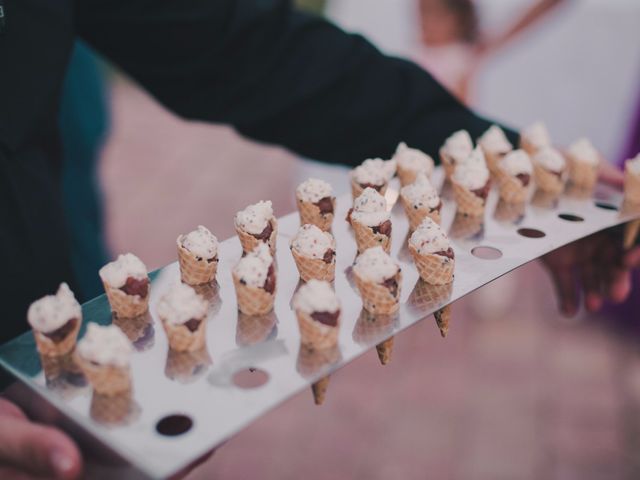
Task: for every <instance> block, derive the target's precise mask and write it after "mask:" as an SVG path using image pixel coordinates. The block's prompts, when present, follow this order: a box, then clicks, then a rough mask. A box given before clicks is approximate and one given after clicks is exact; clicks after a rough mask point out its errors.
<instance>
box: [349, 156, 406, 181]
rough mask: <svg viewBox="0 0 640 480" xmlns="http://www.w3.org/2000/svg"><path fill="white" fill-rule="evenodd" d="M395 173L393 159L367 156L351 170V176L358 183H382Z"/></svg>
mask: <svg viewBox="0 0 640 480" xmlns="http://www.w3.org/2000/svg"><path fill="white" fill-rule="evenodd" d="M395 173H396V161H395V160H393V159H391V160H382V159H381V158H369V159H367V160H365V161H364V162H362V163H361V164H360V165H358V166H357V167H356V168H354V169H353V170H352V171H351V178H352V179H353V181H355V182H356V183H359V184H360V185H366V184H370V185H384V184H385V183H387V182H388V181H389V180H391V178H392V177H393V176H394V175H395Z"/></svg>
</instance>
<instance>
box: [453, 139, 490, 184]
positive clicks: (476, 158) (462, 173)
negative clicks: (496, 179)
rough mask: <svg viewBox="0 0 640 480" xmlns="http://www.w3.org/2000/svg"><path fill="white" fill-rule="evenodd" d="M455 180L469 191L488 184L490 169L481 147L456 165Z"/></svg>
mask: <svg viewBox="0 0 640 480" xmlns="http://www.w3.org/2000/svg"><path fill="white" fill-rule="evenodd" d="M453 180H454V181H455V182H457V183H459V184H460V185H462V186H463V187H464V188H467V189H469V190H477V189H479V188H483V187H484V186H485V185H486V184H487V182H488V181H489V169H488V168H487V163H486V162H485V159H484V153H482V149H481V148H480V147H476V148H474V149H473V151H472V152H471V154H470V155H469V156H468V157H467V158H466V159H465V160H464V161H462V162H460V163H458V164H457V165H456V169H455V171H454V172H453Z"/></svg>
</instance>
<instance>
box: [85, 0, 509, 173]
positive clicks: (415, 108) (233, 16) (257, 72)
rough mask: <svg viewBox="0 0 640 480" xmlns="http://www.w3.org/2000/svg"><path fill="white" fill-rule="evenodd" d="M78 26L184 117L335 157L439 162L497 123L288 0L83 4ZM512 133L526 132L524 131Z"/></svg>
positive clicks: (101, 0) (98, 0)
mask: <svg viewBox="0 0 640 480" xmlns="http://www.w3.org/2000/svg"><path fill="white" fill-rule="evenodd" d="M75 18H76V29H77V31H78V33H79V35H81V36H82V37H83V38H84V39H85V40H86V41H88V42H89V43H90V44H91V45H93V46H94V47H95V48H96V49H97V50H98V51H100V52H101V53H102V54H104V55H105V56H106V57H108V58H109V59H111V60H112V61H113V62H114V63H115V64H117V65H118V66H120V67H121V68H122V69H124V71H125V72H127V73H128V74H129V75H131V76H132V77H133V78H134V79H135V80H137V81H138V82H139V83H140V84H141V85H142V86H143V87H144V88H145V89H147V90H148V91H149V92H151V94H152V95H154V96H155V97H156V98H157V99H158V100H159V101H160V102H162V103H163V104H164V105H166V106H167V107H168V108H169V109H170V110H172V111H174V112H175V113H177V114H178V115H180V116H182V117H185V118H188V119H194V120H203V121H210V122H220V123H227V124H231V125H233V126H234V127H235V128H236V129H237V130H238V131H239V132H241V133H242V134H244V135H246V136H248V137H251V138H253V139H255V140H259V141H264V142H270V143H277V144H280V145H283V146H285V147H288V148H289V149H291V150H293V151H294V152H297V153H298V154H301V155H304V156H307V157H311V158H315V159H318V160H322V161H328V162H341V163H345V164H351V165H353V164H357V163H360V162H361V161H362V160H363V159H365V158H367V157H374V156H388V155H390V154H391V153H392V151H393V150H394V148H395V146H396V145H397V143H398V142H399V141H405V142H407V143H408V144H409V145H411V146H414V147H417V148H421V149H422V150H424V151H426V152H428V153H429V154H431V155H432V156H434V158H435V157H436V156H437V150H438V148H439V147H440V145H441V144H442V143H443V141H444V140H445V138H446V137H447V136H448V135H450V134H451V133H452V132H453V131H455V130H458V129H467V130H468V131H469V133H471V135H472V137H474V138H475V137H478V136H479V135H480V134H481V133H482V132H483V131H484V130H486V129H487V128H488V127H489V126H490V122H488V121H487V120H485V119H482V118H480V117H478V116H477V115H475V114H473V113H472V112H471V111H470V110H468V109H467V108H466V107H464V106H463V105H461V104H460V103H459V102H458V101H457V100H456V99H454V98H453V96H452V95H450V94H449V93H448V92H447V91H446V90H445V89H444V88H443V87H442V86H441V85H439V84H438V83H437V82H436V81H435V80H434V79H433V77H431V75H429V74H428V73H426V72H424V71H423V70H422V69H420V68H419V67H418V66H416V65H414V64H412V63H410V62H407V61H404V60H400V59H397V58H391V57H387V56H384V55H382V54H381V53H380V52H379V51H378V50H376V49H375V48H374V47H373V46H372V45H371V44H370V43H369V42H367V41H366V40H365V39H363V38H362V37H361V36H358V35H351V34H347V33H345V32H343V31H341V30H340V29H338V28H337V27H335V26H334V25H332V24H331V23H329V22H327V21H325V20H323V19H321V18H317V17H314V16H310V15H307V14H304V13H301V12H297V11H294V10H292V8H291V6H290V4H289V2H287V1H280V0H178V1H177V0H153V1H151V0H78V1H77V4H76V17H75ZM508 134H509V135H510V136H511V137H512V139H513V138H514V137H513V135H514V133H513V132H508Z"/></svg>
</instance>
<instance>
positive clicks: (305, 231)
mask: <svg viewBox="0 0 640 480" xmlns="http://www.w3.org/2000/svg"><path fill="white" fill-rule="evenodd" d="M291 248H293V249H295V250H296V251H297V252H298V253H300V254H302V255H305V256H307V257H311V258H320V259H322V258H323V257H324V255H325V253H326V252H327V250H334V251H335V249H336V242H335V240H334V238H333V235H331V234H330V233H329V232H323V231H322V230H320V229H319V228H318V227H316V226H315V225H310V224H307V225H302V226H301V227H300V228H299V229H298V231H297V232H296V235H295V237H293V238H292V239H291Z"/></svg>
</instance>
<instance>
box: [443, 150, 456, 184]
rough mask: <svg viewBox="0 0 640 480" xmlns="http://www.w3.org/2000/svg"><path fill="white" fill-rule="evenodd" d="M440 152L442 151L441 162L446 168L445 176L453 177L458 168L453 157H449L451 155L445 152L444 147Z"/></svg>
mask: <svg viewBox="0 0 640 480" xmlns="http://www.w3.org/2000/svg"><path fill="white" fill-rule="evenodd" d="M439 153H440V163H441V164H442V166H443V168H444V174H445V177H446V178H451V176H452V175H453V172H455V170H456V163H455V162H454V161H453V159H452V158H451V157H449V155H447V154H446V153H444V150H443V149H442V148H441V149H440V152H439Z"/></svg>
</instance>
